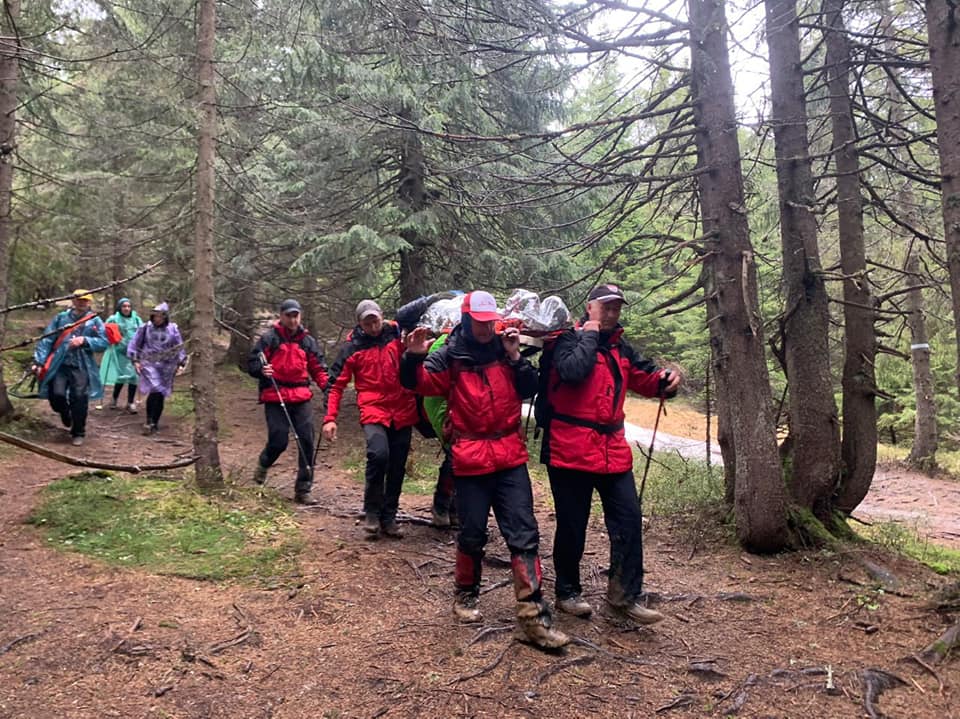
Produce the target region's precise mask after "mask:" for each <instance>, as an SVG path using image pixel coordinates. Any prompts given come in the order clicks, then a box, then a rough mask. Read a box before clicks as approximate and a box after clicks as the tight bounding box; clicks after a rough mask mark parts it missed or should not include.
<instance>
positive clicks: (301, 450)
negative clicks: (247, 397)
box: [258, 352, 313, 480]
mask: <svg viewBox="0 0 960 719" xmlns="http://www.w3.org/2000/svg"><path fill="white" fill-rule="evenodd" d="M258 359H259V360H260V364H261V366H262V365H268V364H270V363H269V362H267V356H266V355H265V354H264V353H263V352H260V353H259V354H258ZM269 379H270V384H272V385H273V391H274V392H276V393H277V399H279V400H280V408H281V409H282V410H283V416H284V417H286V418H287V424H288V425H289V426H290V431H291V432H293V438H294V439H295V440H297V450H298V451H299V453H300V456H301V457H303V458H304V460H306V465H307V471H308V472H310V479H311V480H312V479H313V462H311V461H310V455H309V454H307V451H306V450H305V449H304V448H303V442H301V441H300V435H299V434H297V428H296V427H294V426H293V420H292V419H291V418H290V412H289V411H288V410H287V403H286V402H284V401H283V395H282V394H281V393H280V386H279V385H278V384H277V380H275V379H274V378H273V376H272V375H271V377H270V378H269Z"/></svg>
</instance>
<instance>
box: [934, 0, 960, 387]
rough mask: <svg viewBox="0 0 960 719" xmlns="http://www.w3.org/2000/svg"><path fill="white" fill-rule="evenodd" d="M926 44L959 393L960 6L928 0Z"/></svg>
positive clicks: (942, 0) (941, 0)
mask: <svg viewBox="0 0 960 719" xmlns="http://www.w3.org/2000/svg"><path fill="white" fill-rule="evenodd" d="M927 41H928V42H929V44H930V73H931V75H932V76H933V104H934V108H935V109H936V114H937V147H938V149H939V153H940V176H941V181H940V192H941V195H942V196H941V202H942V205H943V239H944V241H945V242H946V246H947V268H948V269H949V272H950V294H951V296H952V298H953V326H954V335H955V336H956V342H957V363H956V368H957V370H956V375H955V380H956V385H957V388H958V391H960V73H958V72H957V68H958V67H960V6H958V5H957V4H956V3H953V2H946V1H945V0H927Z"/></svg>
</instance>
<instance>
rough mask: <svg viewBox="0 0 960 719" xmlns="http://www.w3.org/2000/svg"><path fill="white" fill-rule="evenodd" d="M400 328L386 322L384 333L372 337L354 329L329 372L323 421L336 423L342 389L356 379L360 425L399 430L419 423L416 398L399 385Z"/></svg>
mask: <svg viewBox="0 0 960 719" xmlns="http://www.w3.org/2000/svg"><path fill="white" fill-rule="evenodd" d="M402 353H403V344H402V343H401V342H400V328H399V327H398V326H397V323H396V322H384V323H383V331H382V332H381V333H380V334H379V335H378V336H376V337H370V336H369V335H367V334H366V333H365V332H364V331H363V330H362V329H361V328H360V327H359V326H358V327H355V328H354V330H353V332H351V333H350V337H349V338H348V339H347V344H346V345H344V347H343V349H341V350H340V355H339V356H338V357H337V361H336V362H334V364H333V367H332V368H331V369H330V382H329V384H328V385H327V411H326V414H325V416H324V418H323V421H324V422H336V421H337V414H339V412H340V401H341V400H342V399H343V390H344V389H346V386H347V385H348V384H349V383H350V380H351V379H352V380H353V384H354V387H355V388H356V390H357V405H358V406H359V407H360V424H382V425H385V426H387V427H389V426H391V425H392V426H393V427H394V428H396V429H403V428H404V427H411V426H413V425H415V424H416V423H417V420H418V419H419V415H418V414H417V402H416V396H415V395H414V394H413V392H410V391H408V390H406V389H404V388H403V387H401V386H400V355H401V354H402Z"/></svg>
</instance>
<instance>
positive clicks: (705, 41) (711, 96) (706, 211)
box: [689, 0, 788, 552]
mask: <svg viewBox="0 0 960 719" xmlns="http://www.w3.org/2000/svg"><path fill="white" fill-rule="evenodd" d="M689 8H690V39H691V81H692V92H693V97H694V100H695V109H694V120H695V123H696V125H697V155H698V165H699V166H700V167H705V168H709V170H710V171H709V172H708V173H706V174H704V175H701V176H700V178H699V195H700V208H701V214H702V217H703V226H704V232H705V234H708V235H709V236H711V238H712V241H711V247H710V249H711V250H712V252H711V254H710V256H709V257H708V259H707V261H706V263H705V268H706V271H707V273H708V275H709V279H708V282H707V286H708V290H707V291H708V296H707V314H708V324H709V327H710V345H711V349H712V353H713V369H714V376H715V378H716V393H717V407H718V410H719V419H720V429H721V432H720V446H721V451H722V452H723V457H724V462H725V463H726V462H727V461H728V458H729V459H730V460H732V463H731V466H730V467H727V468H725V471H726V472H727V473H729V472H730V471H731V469H732V471H733V480H734V481H733V500H734V512H735V516H736V522H737V536H738V538H739V540H740V542H741V544H742V545H743V546H744V547H746V548H747V549H749V550H751V551H759V552H774V551H777V550H780V549H783V548H784V547H785V546H786V545H787V543H788V531H787V511H786V510H787V501H788V497H787V491H786V487H785V486H784V483H783V479H782V476H781V470H780V461H779V455H778V453H777V440H776V425H775V422H774V417H773V402H772V398H771V396H770V378H769V376H768V373H767V364H766V360H765V354H764V353H765V344H764V340H763V331H762V328H763V323H762V321H761V319H760V305H759V300H758V296H757V278H756V267H755V265H754V261H753V248H752V246H751V244H750V234H749V227H748V224H747V216H746V203H745V200H744V191H743V175H742V171H741V167H740V145H739V141H738V139H737V121H736V114H735V106H734V99H733V98H734V95H733V82H732V80H731V77H730V60H729V56H728V50H727V20H726V16H725V12H724V2H723V0H690V2H689ZM727 430H728V431H727ZM725 440H726V441H725ZM725 445H729V446H728V447H726V448H725Z"/></svg>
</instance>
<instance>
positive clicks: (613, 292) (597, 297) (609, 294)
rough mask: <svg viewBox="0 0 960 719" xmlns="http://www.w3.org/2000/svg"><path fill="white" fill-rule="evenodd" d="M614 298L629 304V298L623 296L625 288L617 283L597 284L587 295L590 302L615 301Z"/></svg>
mask: <svg viewBox="0 0 960 719" xmlns="http://www.w3.org/2000/svg"><path fill="white" fill-rule="evenodd" d="M614 300H619V301H620V302H623V303H624V304H627V298H626V297H624V296H623V290H621V289H620V288H619V287H617V286H616V285H597V286H596V287H594V288H593V289H592V290H590V294H589V295H587V301H588V302H613V301H614Z"/></svg>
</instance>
